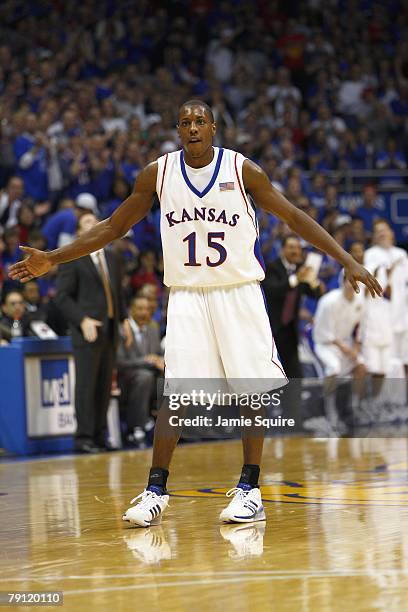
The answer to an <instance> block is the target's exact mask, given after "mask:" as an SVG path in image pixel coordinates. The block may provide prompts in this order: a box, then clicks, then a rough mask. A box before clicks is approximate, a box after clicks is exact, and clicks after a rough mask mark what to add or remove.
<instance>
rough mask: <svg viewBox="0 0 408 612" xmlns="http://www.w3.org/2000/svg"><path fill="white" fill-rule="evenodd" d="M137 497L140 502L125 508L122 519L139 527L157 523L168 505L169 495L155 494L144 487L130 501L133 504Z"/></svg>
mask: <svg viewBox="0 0 408 612" xmlns="http://www.w3.org/2000/svg"><path fill="white" fill-rule="evenodd" d="M139 498H140V502H139V503H138V504H136V506H133V507H132V508H129V509H128V510H126V512H125V514H124V515H123V517H122V518H123V520H124V521H128V522H129V523H133V524H134V525H139V526H140V527H150V525H158V524H159V523H160V521H161V515H162V514H163V512H164V510H165V509H166V508H167V506H168V503H169V496H168V495H157V494H156V493H154V492H153V491H147V490H146V489H145V490H144V491H143V493H140V495H138V496H137V497H135V498H134V499H132V501H131V502H130V503H131V504H134V503H135V501H136V500H137V499H139Z"/></svg>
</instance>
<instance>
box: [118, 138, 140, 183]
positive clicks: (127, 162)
mask: <svg viewBox="0 0 408 612" xmlns="http://www.w3.org/2000/svg"><path fill="white" fill-rule="evenodd" d="M142 165H143V163H142V160H141V155H140V149H139V145H138V143H137V142H129V144H128V146H127V148H126V156H125V159H124V160H123V161H122V163H121V164H120V168H121V171H122V173H123V175H124V177H125V179H126V181H127V183H128V184H129V185H131V186H132V187H133V185H134V182H135V180H136V177H137V175H138V173H139V171H140V168H141V166H142Z"/></svg>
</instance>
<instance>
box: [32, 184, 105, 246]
mask: <svg viewBox="0 0 408 612" xmlns="http://www.w3.org/2000/svg"><path fill="white" fill-rule="evenodd" d="M84 210H88V211H89V210H90V211H91V212H93V213H94V214H95V215H97V214H98V206H97V202H96V198H95V196H93V195H92V194H91V193H80V194H79V195H78V197H77V198H76V200H75V206H74V207H72V208H63V209H62V210H58V211H57V212H56V213H54V214H53V215H51V217H50V218H49V219H48V221H47V222H46V224H45V225H44V227H43V230H42V234H43V236H44V238H45V239H46V241H47V248H48V249H57V248H59V247H61V246H64V245H65V244H69V243H70V242H72V241H73V240H74V238H75V235H76V230H77V224H78V219H79V217H80V215H81V213H83V211H84Z"/></svg>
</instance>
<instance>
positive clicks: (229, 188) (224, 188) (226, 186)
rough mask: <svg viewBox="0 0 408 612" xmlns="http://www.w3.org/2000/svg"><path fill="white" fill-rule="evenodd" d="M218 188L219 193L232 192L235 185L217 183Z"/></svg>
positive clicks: (232, 183)
mask: <svg viewBox="0 0 408 612" xmlns="http://www.w3.org/2000/svg"><path fill="white" fill-rule="evenodd" d="M218 184H219V186H220V191H234V189H235V183H234V181H231V182H229V183H218Z"/></svg>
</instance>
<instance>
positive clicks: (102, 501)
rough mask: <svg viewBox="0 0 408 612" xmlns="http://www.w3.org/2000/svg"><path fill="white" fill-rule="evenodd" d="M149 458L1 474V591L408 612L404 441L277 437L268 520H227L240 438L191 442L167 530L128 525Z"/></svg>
mask: <svg viewBox="0 0 408 612" xmlns="http://www.w3.org/2000/svg"><path fill="white" fill-rule="evenodd" d="M149 460H150V452H147V451H142V452H117V453H106V454H103V455H100V456H89V457H85V456H78V457H77V456H66V457H59V458H52V459H37V460H30V461H13V462H8V461H6V462H3V463H1V464H0V506H1V509H0V523H1V530H2V550H1V574H0V591H10V590H17V591H63V593H64V609H66V610H86V609H89V610H91V609H93V610H132V611H134V610H154V611H156V610H158V611H162V610H163V611H167V610H169V611H170V610H171V611H177V612H179V611H180V612H184V611H186V612H187V611H190V610H200V611H201V610H204V611H205V610H212V611H218V610H222V611H223V612H225V611H227V610H234V611H235V610H278V611H280V610H283V611H286V610H288V611H292V610H293V611H308V612H310V611H314V610H316V611H332V610H341V611H342V612H343V611H347V610H353V612H359V611H364V612H366V611H368V610H387V612H391V611H395V612H397V611H398V612H401V611H403V610H407V609H408V608H407V605H408V604H407V602H408V481H407V475H408V443H407V441H406V440H405V439H352V440H347V439H340V440H336V439H329V440H321V441H314V440H311V439H303V438H290V439H270V440H268V441H267V443H266V446H265V454H264V464H263V472H262V475H263V477H262V481H263V484H264V486H263V489H262V491H263V497H264V500H265V506H266V511H267V517H268V520H267V522H266V524H263V523H257V524H251V525H225V526H222V525H220V524H219V523H218V514H219V512H220V510H221V509H222V508H223V506H224V505H225V504H226V501H227V500H226V499H225V497H224V493H225V491H226V490H228V489H229V488H230V487H232V486H234V485H235V483H236V480H237V477H238V475H239V472H240V467H241V449H240V444H239V442H235V441H232V442H215V443H208V444H188V445H181V446H179V448H178V449H177V452H176V455H175V461H174V465H173V470H172V473H171V474H170V479H169V488H170V490H171V493H172V498H171V499H170V507H169V509H168V511H167V512H166V514H165V516H164V519H163V522H162V525H161V526H158V527H151V528H150V529H141V528H135V527H134V528H132V527H130V526H129V525H128V524H127V523H125V522H123V521H122V518H121V517H122V512H123V510H125V509H126V508H127V507H128V506H129V501H130V499H131V498H132V497H134V496H135V495H136V494H138V493H140V492H141V491H142V489H143V488H144V485H145V478H146V473H147V470H148V468H149Z"/></svg>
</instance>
